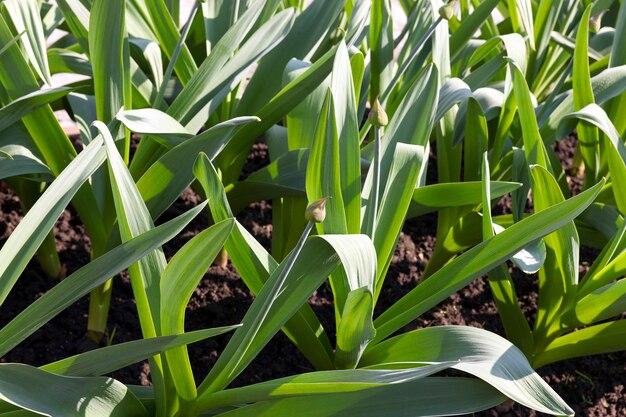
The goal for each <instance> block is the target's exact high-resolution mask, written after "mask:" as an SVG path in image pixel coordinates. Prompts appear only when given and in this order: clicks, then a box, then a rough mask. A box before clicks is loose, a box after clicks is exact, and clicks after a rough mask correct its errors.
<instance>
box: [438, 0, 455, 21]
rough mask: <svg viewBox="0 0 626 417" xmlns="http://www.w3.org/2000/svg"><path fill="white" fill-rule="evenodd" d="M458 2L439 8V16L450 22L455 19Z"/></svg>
mask: <svg viewBox="0 0 626 417" xmlns="http://www.w3.org/2000/svg"><path fill="white" fill-rule="evenodd" d="M456 3H457V0H450V1H449V2H448V3H446V4H444V5H443V6H441V7H440V8H439V16H441V18H442V19H444V20H450V19H452V18H453V17H454V9H455V8H456Z"/></svg>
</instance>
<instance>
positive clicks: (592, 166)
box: [572, 5, 600, 184]
mask: <svg viewBox="0 0 626 417" xmlns="http://www.w3.org/2000/svg"><path fill="white" fill-rule="evenodd" d="M590 16H591V5H589V6H587V8H586V9H585V12H584V13H583V15H582V17H581V19H580V24H579V26H578V32H577V34H576V49H575V50H574V69H573V75H572V87H573V88H572V91H573V94H574V110H580V109H581V108H583V107H585V106H586V105H587V104H591V103H593V102H594V97H593V89H592V86H591V76H590V75H589V58H588V57H587V50H588V49H589V18H590ZM576 131H577V133H578V143H579V146H580V154H581V155H582V157H583V161H584V162H585V172H586V173H587V175H586V176H585V184H587V181H591V182H593V181H594V180H595V178H597V176H598V172H599V165H600V164H599V160H598V152H597V151H596V147H597V146H598V131H597V129H595V128H593V127H592V126H589V125H587V124H584V123H579V124H578V126H577V130H576Z"/></svg>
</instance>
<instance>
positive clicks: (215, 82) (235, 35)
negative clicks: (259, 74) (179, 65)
mask: <svg viewBox="0 0 626 417" xmlns="http://www.w3.org/2000/svg"><path fill="white" fill-rule="evenodd" d="M260 3H262V2H260ZM259 7H260V6H259V5H257V7H255V8H253V9H251V10H249V11H248V12H247V13H246V14H245V15H244V16H243V17H242V19H240V20H239V21H238V22H237V24H236V25H235V27H233V30H232V31H229V32H228V33H227V34H226V35H225V36H224V38H222V41H220V43H219V44H218V46H219V48H217V47H216V49H215V50H214V51H213V52H212V53H211V54H210V55H209V57H208V58H207V59H206V60H205V61H204V62H203V63H202V65H201V66H200V68H199V69H198V70H197V71H196V72H195V74H194V75H193V77H192V78H191V79H190V80H189V83H188V84H187V85H185V88H184V89H183V91H182V92H181V93H180V94H179V95H178V97H176V100H174V102H173V103H172V105H171V106H170V108H169V110H168V114H170V115H171V116H172V117H174V118H175V119H176V120H178V121H179V122H180V123H181V124H182V125H184V126H185V127H186V128H187V129H188V130H189V131H191V132H197V131H198V130H199V129H200V128H201V127H202V125H203V124H204V123H205V122H206V121H207V119H208V117H209V115H210V114H211V113H212V112H213V111H215V108H216V107H217V106H218V105H219V104H220V102H221V101H222V100H223V99H224V98H225V97H226V94H227V93H228V92H229V91H230V89H232V86H234V85H236V84H237V83H238V82H239V80H241V79H242V78H243V77H244V76H245V71H244V70H245V69H246V68H248V67H249V66H250V65H251V64H253V63H254V62H256V61H257V60H258V59H259V58H261V57H262V56H264V55H265V54H267V53H268V52H269V51H271V50H272V48H274V46H276V44H278V43H279V42H280V41H281V40H282V39H284V38H285V36H287V34H288V33H290V29H291V27H292V24H293V19H294V15H293V12H292V11H291V10H286V11H283V12H281V13H279V14H277V15H276V16H274V17H272V19H270V21H268V22H267V23H265V24H264V25H263V26H262V27H261V28H259V29H258V30H257V31H256V32H254V33H253V34H252V35H251V36H250V38H249V39H248V40H247V41H246V42H245V43H244V44H243V45H239V43H237V42H241V41H242V38H243V37H245V33H247V31H249V30H250V28H251V27H252V24H253V23H254V21H255V19H256V18H257V17H258V13H259V12H260V9H259ZM237 47H238V50H237V51H236V52H234V50H235V48H237ZM233 52H234V55H233ZM231 56H232V57H231ZM229 58H230V59H229ZM257 71H258V70H257ZM248 88H250V87H247V88H246V91H247V90H248ZM238 114H239V115H242V116H244V115H246V116H248V115H251V114H252V112H249V113H247V114H244V113H238Z"/></svg>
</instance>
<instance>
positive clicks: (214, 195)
mask: <svg viewBox="0 0 626 417" xmlns="http://www.w3.org/2000/svg"><path fill="white" fill-rule="evenodd" d="M194 174H195V176H196V177H197V178H198V180H199V181H200V183H201V184H202V187H203V188H204V190H205V193H206V195H207V198H208V200H209V206H210V208H211V214H212V217H213V219H214V220H215V221H221V220H225V219H228V218H230V217H233V213H232V211H231V209H230V206H229V204H228V199H227V198H226V193H225V191H224V187H223V185H222V184H221V182H220V180H219V178H218V175H217V172H216V171H215V168H214V167H213V165H212V164H211V163H210V161H209V160H208V158H207V157H206V155H202V154H201V155H200V156H199V157H198V159H197V160H196V164H195V166H194ZM302 182H304V179H303V181H302ZM302 188H304V187H302ZM225 247H226V251H227V252H228V254H229V256H230V258H231V260H232V262H233V265H234V266H235V268H236V269H237V272H239V275H240V276H241V278H242V279H243V280H244V282H245V283H246V285H247V286H248V288H249V289H250V291H251V292H252V293H253V294H255V295H258V294H259V292H260V291H261V289H262V288H263V285H264V283H265V282H266V281H267V279H268V277H269V276H270V274H271V273H273V272H274V271H275V270H276V268H277V267H278V262H276V260H275V259H274V258H272V256H271V255H270V254H269V253H267V251H266V250H265V249H264V248H263V246H261V244H260V243H259V242H257V241H256V240H255V239H254V237H253V236H252V235H251V234H250V233H249V232H248V231H247V230H246V229H245V228H244V227H243V226H241V224H239V223H238V222H237V223H236V227H235V228H234V229H233V230H232V232H231V235H230V237H229V239H228V240H227V241H226V246H225ZM283 331H284V332H285V334H287V336H288V337H289V338H290V339H291V340H292V341H293V342H294V344H295V345H296V346H297V347H298V348H299V349H300V351H301V352H302V353H303V354H304V355H305V356H306V357H307V359H309V361H311V363H312V364H313V365H314V366H315V367H316V368H317V369H331V368H333V364H332V360H331V354H332V348H331V346H330V342H329V340H328V336H327V335H326V333H325V332H324V328H323V327H322V325H321V324H320V322H319V320H318V319H317V317H316V316H315V314H314V313H313V310H312V309H311V307H310V306H309V305H308V304H304V305H303V306H302V307H301V308H300V309H299V310H298V312H296V314H295V315H294V316H293V317H292V318H291V319H289V321H288V322H287V323H285V326H284V327H283Z"/></svg>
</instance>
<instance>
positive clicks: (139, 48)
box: [127, 4, 163, 86]
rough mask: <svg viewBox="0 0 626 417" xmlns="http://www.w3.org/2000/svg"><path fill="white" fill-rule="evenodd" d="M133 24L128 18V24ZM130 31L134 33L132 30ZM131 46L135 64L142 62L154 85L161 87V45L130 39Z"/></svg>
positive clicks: (149, 41)
mask: <svg viewBox="0 0 626 417" xmlns="http://www.w3.org/2000/svg"><path fill="white" fill-rule="evenodd" d="M127 6H128V4H127ZM129 9H130V8H129ZM129 9H127V11H128V10H129ZM131 22H132V20H131V21H129V20H128V17H127V24H128V25H130V24H131ZM128 31H129V32H131V33H132V31H131V29H130V28H129V29H128ZM129 46H130V52H131V54H132V55H133V58H134V60H135V62H137V63H140V62H141V64H142V65H145V66H146V67H147V68H149V70H150V73H151V75H152V80H151V81H152V83H153V84H154V85H157V86H158V85H161V84H162V83H163V60H162V59H161V48H159V45H158V44H157V43H156V42H154V41H151V40H149V39H139V38H130V39H129Z"/></svg>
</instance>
